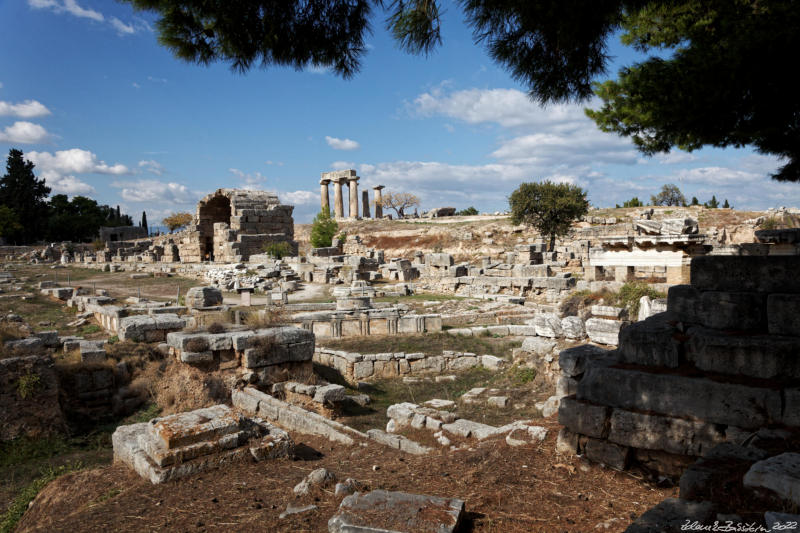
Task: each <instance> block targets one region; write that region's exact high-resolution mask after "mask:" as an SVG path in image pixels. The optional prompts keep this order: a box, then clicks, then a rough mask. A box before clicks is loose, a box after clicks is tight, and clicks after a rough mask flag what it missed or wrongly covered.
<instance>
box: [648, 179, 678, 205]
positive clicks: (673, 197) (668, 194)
mask: <svg viewBox="0 0 800 533" xmlns="http://www.w3.org/2000/svg"><path fill="white" fill-rule="evenodd" d="M650 203H652V204H653V205H677V206H680V205H686V197H684V196H683V193H682V192H681V190H680V189H679V188H678V186H677V185H675V184H674V183H670V184H667V185H663V186H662V187H661V192H659V193H658V194H657V195H655V196H651V197H650Z"/></svg>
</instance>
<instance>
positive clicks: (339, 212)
mask: <svg viewBox="0 0 800 533" xmlns="http://www.w3.org/2000/svg"><path fill="white" fill-rule="evenodd" d="M333 215H334V218H344V200H343V198H342V179H341V178H336V179H335V180H333Z"/></svg>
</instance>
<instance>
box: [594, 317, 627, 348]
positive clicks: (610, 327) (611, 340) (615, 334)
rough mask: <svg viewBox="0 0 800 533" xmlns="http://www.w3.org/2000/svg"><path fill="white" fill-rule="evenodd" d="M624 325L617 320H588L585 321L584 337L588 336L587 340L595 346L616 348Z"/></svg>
mask: <svg viewBox="0 0 800 533" xmlns="http://www.w3.org/2000/svg"><path fill="white" fill-rule="evenodd" d="M625 324H626V323H625V322H620V321H618V320H608V319H605V318H590V319H588V320H587V321H586V335H588V336H589V340H591V341H592V342H596V343H597V344H610V345H614V346H616V345H617V344H618V343H619V332H620V330H621V329H622V328H623V327H624V326H625Z"/></svg>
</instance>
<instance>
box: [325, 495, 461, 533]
mask: <svg viewBox="0 0 800 533" xmlns="http://www.w3.org/2000/svg"><path fill="white" fill-rule="evenodd" d="M463 512H464V502H463V501H462V500H457V499H450V498H440V497H436V496H423V495H418V494H408V493H403V492H387V491H383V490H375V491H372V492H368V493H366V494H362V493H360V492H356V493H355V494H352V495H350V496H347V497H345V498H344V499H343V500H342V503H341V504H340V505H339V510H338V511H337V513H336V514H335V515H333V516H332V517H331V519H330V520H329V521H328V531H330V533H349V532H363V533H370V532H374V533H379V532H382V531H436V532H437V533H452V532H453V531H455V530H456V527H457V526H458V524H459V522H460V521H461V515H462V514H463Z"/></svg>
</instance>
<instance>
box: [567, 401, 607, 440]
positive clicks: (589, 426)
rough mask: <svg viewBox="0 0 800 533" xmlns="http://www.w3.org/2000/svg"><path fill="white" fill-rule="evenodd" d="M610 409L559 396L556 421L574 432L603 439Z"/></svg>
mask: <svg viewBox="0 0 800 533" xmlns="http://www.w3.org/2000/svg"><path fill="white" fill-rule="evenodd" d="M610 412H611V409H610V408H608V407H605V406H603V405H592V404H590V403H584V402H579V401H577V400H576V399H575V398H574V397H570V396H567V397H564V398H561V402H560V404H559V408H558V423H559V424H561V425H562V426H564V427H566V428H567V429H569V430H570V431H572V432H574V433H580V434H581V435H587V436H589V437H596V438H598V439H604V438H605V437H606V435H607V433H608V415H609V413H610Z"/></svg>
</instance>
